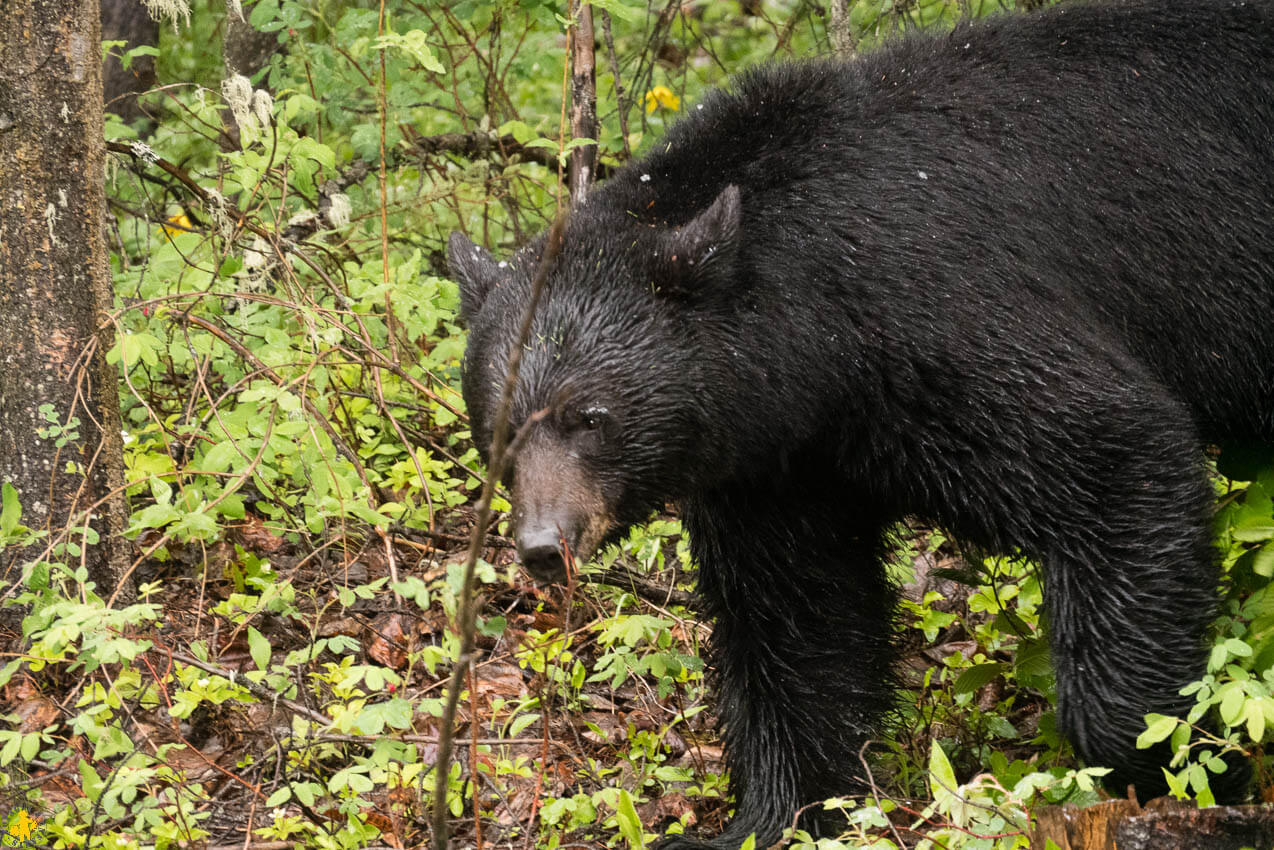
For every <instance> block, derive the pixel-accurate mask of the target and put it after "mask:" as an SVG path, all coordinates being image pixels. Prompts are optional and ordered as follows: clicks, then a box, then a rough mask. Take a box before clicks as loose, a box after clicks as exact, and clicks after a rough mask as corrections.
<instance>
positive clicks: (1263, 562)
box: [1252, 541, 1274, 578]
mask: <svg viewBox="0 0 1274 850" xmlns="http://www.w3.org/2000/svg"><path fill="white" fill-rule="evenodd" d="M1252 571H1253V572H1254V573H1256V574H1257V575H1258V576H1261V577H1262V578H1270V577H1271V576H1274V541H1270V542H1269V543H1266V544H1265V545H1264V546H1262V547H1261V548H1260V549H1259V550H1257V553H1256V557H1254V558H1253V559H1252Z"/></svg>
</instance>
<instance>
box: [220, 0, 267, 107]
mask: <svg viewBox="0 0 1274 850" xmlns="http://www.w3.org/2000/svg"><path fill="white" fill-rule="evenodd" d="M244 14H245V15H246V14H247V10H246V9H245V10H244ZM278 49H279V36H278V35H277V34H276V33H272V32H258V31H257V30H255V29H253V28H252V25H251V24H249V23H248V22H247V21H246V20H244V19H243V18H241V17H239V15H238V14H237V13H236V12H235V11H234V10H230V11H228V12H227V13H226V29H225V37H224V38H223V39H222V43H221V60H222V62H223V63H224V64H225V68H226V76H229V75H231V74H243V76H245V77H251V76H252V75H253V74H255V73H256V72H257V71H260V70H261V69H262V68H264V67H265V65H266V63H267V62H269V61H270V56H271V55H272V54H273V53H274V51H276V50H278ZM257 88H264V86H257Z"/></svg>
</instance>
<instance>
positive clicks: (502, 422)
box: [433, 214, 566, 850]
mask: <svg viewBox="0 0 1274 850" xmlns="http://www.w3.org/2000/svg"><path fill="white" fill-rule="evenodd" d="M565 230H566V218H565V216H564V215H560V214H559V215H558V217H557V219H556V220H555V221H554V222H553V226H552V227H550V228H549V233H548V239H547V240H546V241H545V243H544V253H543V254H542V255H541V256H540V265H539V268H537V269H536V271H535V278H534V279H533V280H532V282H531V297H530V301H529V303H528V304H527V306H526V312H525V313H524V314H523V316H522V327H521V328H520V329H519V331H518V336H517V341H516V342H515V343H514V345H513V347H512V350H511V353H510V355H509V365H508V372H507V373H506V374H505V377H504V391H503V393H502V395H501V398H500V405H499V407H497V408H496V420H495V425H494V427H493V430H492V439H491V463H490V467H489V469H488V470H487V480H486V483H485V484H484V485H483V487H482V495H481V497H480V498H479V499H478V506H477V521H476V522H475V523H474V524H473V535H472V536H471V537H470V538H469V554H468V556H467V557H466V558H465V567H464V580H463V584H462V585H461V591H460V610H459V615H460V618H459V622H458V623H457V624H456V625H457V627H458V628H459V630H460V656H459V657H458V658H457V659H456V666H455V667H454V668H453V669H452V671H451V679H450V681H449V682H448V683H447V702H446V704H445V705H444V707H443V712H442V718H441V719H440V722H439V724H438V726H439V730H440V734H439V736H438V760H437V763H436V764H435V765H434V800H433V803H434V811H433V847H434V848H435V850H447V847H448V838H447V779H448V776H449V774H450V766H451V751H452V745H453V743H454V741H453V735H454V726H455V718H456V707H457V705H458V704H459V700H460V690H461V685H462V683H463V681H464V674H465V670H466V669H467V668H468V666H469V663H470V662H471V661H472V660H473V643H474V641H473V631H474V629H473V623H474V618H475V616H476V614H477V606H476V604H475V595H476V594H475V592H474V587H473V584H474V573H475V572H476V570H477V564H478V557H479V556H480V555H481V554H482V549H483V544H484V543H485V541H486V533H487V524H488V523H489V522H490V521H491V497H492V496H493V495H495V484H496V482H497V481H499V480H500V477H501V475H502V474H503V472H504V467H505V462H506V460H507V457H508V454H509V452H507V451H506V448H508V447H509V446H510V443H509V440H508V430H509V408H511V407H512V402H513V390H514V389H515V388H516V386H517V380H518V369H519V368H520V366H521V364H522V351H523V349H524V348H525V346H526V342H527V340H528V339H530V336H531V323H532V322H533V321H534V320H535V308H536V306H537V305H538V304H539V300H540V294H541V293H542V292H543V290H544V282H545V281H546V280H547V279H548V276H549V271H550V270H552V268H553V265H554V263H555V262H556V260H557V255H558V252H559V251H561V248H562V234H563V232H564V231H565ZM533 421H534V420H533V419H531V420H528V422H527V425H530V424H532V422H533ZM525 427H526V426H523V434H525ZM519 436H522V434H520V435H519ZM517 442H520V440H519V441H517Z"/></svg>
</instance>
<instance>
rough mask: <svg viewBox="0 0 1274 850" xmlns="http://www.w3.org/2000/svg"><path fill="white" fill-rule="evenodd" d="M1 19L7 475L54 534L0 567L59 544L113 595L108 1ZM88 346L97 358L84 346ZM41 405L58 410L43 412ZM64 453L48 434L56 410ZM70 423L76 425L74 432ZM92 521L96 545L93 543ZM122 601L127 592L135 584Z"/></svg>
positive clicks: (1, 429)
mask: <svg viewBox="0 0 1274 850" xmlns="http://www.w3.org/2000/svg"><path fill="white" fill-rule="evenodd" d="M7 2H8V5H7V6H6V8H5V12H4V14H3V15H0V53H2V54H3V55H4V57H5V63H4V68H3V70H0V480H3V481H8V482H10V483H11V484H12V485H13V486H14V487H15V488H16V489H17V490H18V493H19V497H20V499H21V502H22V508H23V515H22V516H23V524H25V525H27V526H29V527H31V528H44V529H47V530H48V532H49V535H50V538H49V540H46V541H41V542H39V543H37V544H36V545H34V546H31V547H28V548H26V549H23V550H17V551H14V550H13V549H7V550H5V551H3V552H2V553H0V574H7V576H8V577H9V579H10V580H12V579H13V577H14V572H13V570H14V567H15V566H16V565H19V564H21V563H23V562H25V561H27V560H29V559H31V558H35V557H39V556H40V554H41V553H42V552H43V551H44V549H45V546H46V545H47V544H48V543H49V542H50V541H58V540H64V541H69V542H71V543H73V544H76V545H78V546H80V547H81V548H80V550H79V551H78V552H76V551H74V550H72V551H70V552H67V554H66V558H67V559H69V560H70V562H71V563H72V564H73V565H75V566H79V565H80V564H83V565H84V566H86V567H87V569H88V574H89V578H90V579H91V580H92V581H94V582H96V584H97V592H98V593H99V594H102V595H104V596H105V595H109V594H110V593H111V592H112V591H113V590H114V589H115V587H116V584H117V582H118V581H119V579H120V576H122V575H123V573H124V567H125V566H126V561H125V560H124V558H125V555H126V552H125V550H124V549H123V548H122V543H123V538H122V537H120V532H122V531H123V529H124V524H125V521H126V519H127V511H126V506H125V503H124V498H123V490H122V484H123V480H124V474H123V460H122V456H121V439H120V415H119V395H118V393H119V376H118V374H117V372H116V370H115V369H114V368H113V367H111V366H109V365H108V364H107V363H106V359H105V354H106V352H107V350H108V349H109V348H110V346H111V345H112V338H113V334H112V333H111V332H110V330H109V329H105V330H102V329H99V327H98V326H99V324H100V323H101V319H102V314H103V312H104V311H105V310H107V309H108V308H109V307H110V306H111V303H112V299H111V276H110V270H109V268H108V265H107V258H106V243H105V240H104V238H103V227H102V225H103V216H104V211H105V209H106V197H105V185H104V164H105V156H106V153H105V142H104V140H103V138H102V114H103V109H102V62H101V47H100V45H101V29H100V25H101V21H100V18H99V14H100V11H99V7H98V0H7ZM86 354H87V355H88V356H87V358H86V357H85V355H86ZM42 405H47V406H49V407H50V408H51V414H50V415H49V416H46V415H45V414H44V413H42V412H41V410H40V408H41V406H42ZM50 418H52V419H54V420H56V422H57V424H58V425H60V426H62V427H63V428H66V429H67V431H68V432H74V434H75V436H74V437H71V436H70V434H69V433H67V434H63V436H64V437H70V438H69V439H67V441H66V442H65V444H64V445H63V446H61V447H60V448H59V447H58V446H57V445H56V441H55V439H52V438H48V437H45V438H41V437H39V436H37V432H38V431H40V430H41V429H47V428H49V426H50V421H49V419H50ZM73 419H78V420H79V424H78V425H76V426H74V427H73V428H72V427H71V422H72V420H73ZM86 522H88V523H89V524H91V526H92V528H93V529H94V531H95V532H96V533H97V535H99V537H100V540H101V542H100V543H99V544H98V545H93V546H86V545H84V526H85V523H86ZM123 595H124V596H128V595H129V594H128V591H127V589H126V590H125V592H124V594H123Z"/></svg>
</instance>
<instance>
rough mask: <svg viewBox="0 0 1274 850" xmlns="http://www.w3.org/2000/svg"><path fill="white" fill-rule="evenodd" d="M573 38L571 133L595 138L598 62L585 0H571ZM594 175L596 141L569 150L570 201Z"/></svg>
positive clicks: (577, 198)
mask: <svg viewBox="0 0 1274 850" xmlns="http://www.w3.org/2000/svg"><path fill="white" fill-rule="evenodd" d="M571 6H572V7H574V8H573V11H574V13H575V16H574V17H575V38H574V41H573V49H572V50H571V135H572V136H573V137H574V138H577V139H580V138H584V139H596V138H597V65H596V60H595V57H594V55H593V7H592V5H591V4H590V3H589V2H588V0H573V2H572V3H571ZM596 176H597V145H580V146H579V147H577V148H575V149H574V150H572V151H571V160H570V178H569V179H570V187H571V203H572V204H578V203H581V202H582V201H583V200H584V194H585V193H586V192H587V191H588V187H589V186H590V185H591V184H592V182H593V179H594V178H595V177H596Z"/></svg>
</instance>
